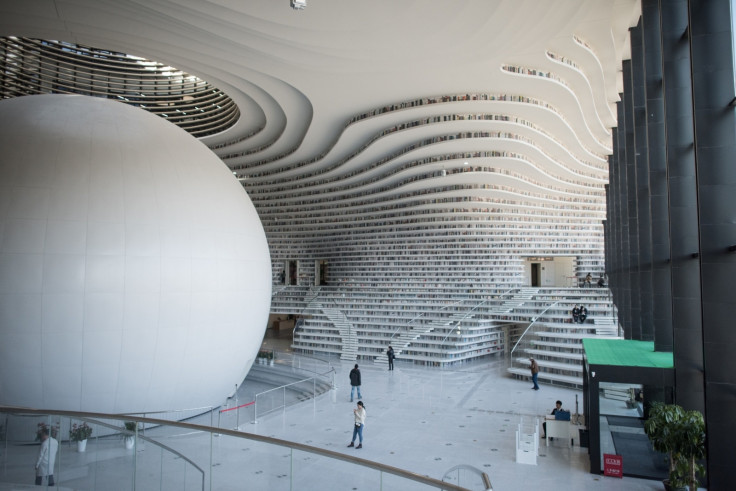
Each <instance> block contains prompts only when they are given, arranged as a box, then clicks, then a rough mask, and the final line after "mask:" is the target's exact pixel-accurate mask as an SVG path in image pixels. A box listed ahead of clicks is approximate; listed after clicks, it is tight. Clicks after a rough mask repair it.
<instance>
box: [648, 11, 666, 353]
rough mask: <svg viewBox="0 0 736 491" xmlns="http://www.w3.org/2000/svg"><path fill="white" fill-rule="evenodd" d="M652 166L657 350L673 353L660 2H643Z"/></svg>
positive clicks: (654, 319) (653, 285) (652, 272)
mask: <svg viewBox="0 0 736 491" xmlns="http://www.w3.org/2000/svg"><path fill="white" fill-rule="evenodd" d="M642 28H643V38H644V43H643V45H644V66H645V72H646V76H645V85H646V98H647V101H646V110H647V142H648V145H647V155H648V164H649V178H648V181H649V212H650V224H649V225H650V233H649V237H650V240H651V257H650V260H651V291H652V304H651V308H652V311H651V322H652V326H653V331H654V332H653V334H654V349H655V351H670V352H671V351H672V286H671V282H672V275H671V273H670V240H669V239H670V237H669V227H670V222H669V211H668V206H669V204H668V202H669V192H668V191H669V190H668V187H667V161H666V159H665V128H664V94H663V86H662V43H661V33H662V30H661V25H660V2H659V0H643V1H642Z"/></svg>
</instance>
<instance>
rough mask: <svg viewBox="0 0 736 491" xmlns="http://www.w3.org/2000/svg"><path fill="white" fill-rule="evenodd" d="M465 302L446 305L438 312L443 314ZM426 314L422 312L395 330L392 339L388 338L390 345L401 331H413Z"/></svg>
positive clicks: (459, 301) (460, 301)
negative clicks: (415, 324) (417, 322)
mask: <svg viewBox="0 0 736 491" xmlns="http://www.w3.org/2000/svg"><path fill="white" fill-rule="evenodd" d="M463 302H465V300H458V301H457V302H455V303H453V304H451V305H445V306H444V307H442V308H441V309H440V310H439V311H438V312H442V311H443V310H445V309H449V308H450V307H455V306H456V305H459V304H461V303H463ZM426 314H427V313H426V312H422V313H421V314H419V315H416V316H414V317H413V318H412V319H411V320H409V322H408V323H407V324H405V325H403V326H399V327H397V328H396V330H395V331H394V332H393V333H391V337H390V338H388V340H389V343H390V342H391V340H392V339H393V338H394V337H395V336H396V334H398V333H399V331H406V332H409V330H410V329H411V328H412V327H413V326H414V323H415V322H416V321H417V320H418V319H419V318H421V317H423V316H424V315H426Z"/></svg>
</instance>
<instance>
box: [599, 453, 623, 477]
mask: <svg viewBox="0 0 736 491" xmlns="http://www.w3.org/2000/svg"><path fill="white" fill-rule="evenodd" d="M603 475H604V476H613V477H624V459H623V457H621V456H620V455H614V454H610V453H604V454H603Z"/></svg>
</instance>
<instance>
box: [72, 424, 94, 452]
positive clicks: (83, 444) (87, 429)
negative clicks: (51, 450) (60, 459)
mask: <svg viewBox="0 0 736 491" xmlns="http://www.w3.org/2000/svg"><path fill="white" fill-rule="evenodd" d="M91 435H92V427H91V426H90V425H88V424H87V423H82V424H81V425H80V424H77V423H74V424H73V425H72V427H71V428H70V429H69V440H71V441H73V442H77V451H78V452H84V451H85V450H86V449H87V438H89V437H90V436H91Z"/></svg>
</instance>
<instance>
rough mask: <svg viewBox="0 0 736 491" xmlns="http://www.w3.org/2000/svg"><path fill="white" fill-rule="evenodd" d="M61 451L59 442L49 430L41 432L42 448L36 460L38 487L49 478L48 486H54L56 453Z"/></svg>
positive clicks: (45, 429)
mask: <svg viewBox="0 0 736 491" xmlns="http://www.w3.org/2000/svg"><path fill="white" fill-rule="evenodd" d="M58 450H59V442H58V441H56V438H53V437H52V436H50V435H49V429H48V428H43V429H42V430H41V448H40V449H39V450H38V459H36V466H35V469H36V485H37V486H40V485H41V483H42V482H43V478H44V477H46V476H48V478H49V480H48V485H49V486H53V485H54V464H55V463H56V452H57V451H58Z"/></svg>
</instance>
